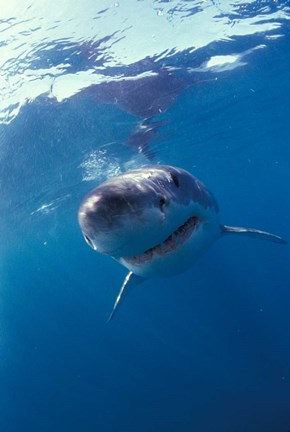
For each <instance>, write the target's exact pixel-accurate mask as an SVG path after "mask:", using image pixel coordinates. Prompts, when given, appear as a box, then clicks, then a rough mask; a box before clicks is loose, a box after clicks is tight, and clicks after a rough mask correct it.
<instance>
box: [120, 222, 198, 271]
mask: <svg viewBox="0 0 290 432" xmlns="http://www.w3.org/2000/svg"><path fill="white" fill-rule="evenodd" d="M199 224H200V218H199V217H197V216H191V217H190V218H189V219H187V221H186V222H185V223H184V224H183V225H181V226H180V227H179V228H177V229H176V230H175V231H174V232H173V233H172V234H171V235H170V236H169V237H167V239H166V240H164V241H163V242H162V243H161V244H159V245H157V246H154V247H152V248H150V249H147V250H146V251H145V252H144V253H143V254H142V255H136V256H127V257H123V260H124V261H126V262H127V263H128V264H134V265H138V264H143V263H145V262H146V261H150V260H152V258H153V257H154V256H156V255H161V256H162V255H168V254H170V253H172V252H174V251H175V250H176V249H178V248H179V247H180V246H182V245H183V244H184V243H185V242H186V241H187V239H189V237H190V236H191V235H192V233H193V232H194V231H196V230H197V228H198V226H199Z"/></svg>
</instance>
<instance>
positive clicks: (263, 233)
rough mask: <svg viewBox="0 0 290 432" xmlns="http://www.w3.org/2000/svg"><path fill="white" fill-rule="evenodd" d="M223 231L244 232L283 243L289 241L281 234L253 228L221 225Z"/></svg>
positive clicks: (228, 232)
mask: <svg viewBox="0 0 290 432" xmlns="http://www.w3.org/2000/svg"><path fill="white" fill-rule="evenodd" d="M221 231H222V234H243V235H246V236H249V237H254V238H260V239H264V240H268V241H271V242H274V243H282V244H287V243H288V242H287V241H286V240H284V239H283V238H282V237H280V236H277V235H275V234H271V233H268V232H266V231H261V230H257V229H253V228H244V227H232V226H227V225H221Z"/></svg>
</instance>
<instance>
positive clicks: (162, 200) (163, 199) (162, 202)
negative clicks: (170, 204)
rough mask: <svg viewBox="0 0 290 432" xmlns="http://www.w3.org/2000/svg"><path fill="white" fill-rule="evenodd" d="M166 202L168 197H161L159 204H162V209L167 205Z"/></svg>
mask: <svg viewBox="0 0 290 432" xmlns="http://www.w3.org/2000/svg"><path fill="white" fill-rule="evenodd" d="M165 204H166V199H165V198H163V197H161V198H160V199H159V206H160V208H161V209H162V208H163V207H164V206H165Z"/></svg>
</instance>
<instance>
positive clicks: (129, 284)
mask: <svg viewBox="0 0 290 432" xmlns="http://www.w3.org/2000/svg"><path fill="white" fill-rule="evenodd" d="M145 280H146V279H145V278H143V277H141V276H137V275H135V274H134V273H133V272H131V271H130V272H129V273H128V274H127V276H126V277H125V280H124V282H123V285H122V286H121V289H120V291H119V294H118V296H117V298H116V301H115V304H114V307H113V310H112V312H111V313H110V316H109V318H108V322H109V321H111V320H112V319H113V317H114V315H115V312H116V309H117V307H118V306H119V303H120V301H121V299H122V298H123V293H124V291H125V288H126V291H127V290H128V288H135V286H137V285H139V284H140V283H142V282H144V281H145Z"/></svg>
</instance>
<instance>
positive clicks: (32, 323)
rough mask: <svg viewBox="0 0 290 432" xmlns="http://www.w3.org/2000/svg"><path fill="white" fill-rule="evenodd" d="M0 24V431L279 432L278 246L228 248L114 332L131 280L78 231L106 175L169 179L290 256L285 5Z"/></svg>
mask: <svg viewBox="0 0 290 432" xmlns="http://www.w3.org/2000/svg"><path fill="white" fill-rule="evenodd" d="M2 3H4V2H2ZM7 3H8V2H7ZM0 16H1V20H0V34H1V38H0V62H1V68H0V88H1V96H2V97H1V101H0V119H1V124H0V188H1V199H0V227H1V242H0V275H1V285H0V353H1V355H0V430H1V431H3V432H16V431H17V432H18V431H25V432H26V431H29V432H36V431H37V432H38V431H41V432H46V431H47V432H48V431H49V432H51V431H54V432H68V431H69V432H72V431H84V432H93V431H94V432H95V431H100V432H109V431H112V430H114V431H120V432H131V431H132V432H133V431H134V432H135V431H138V432H143V431H146V432H155V431H156V432H157V431H158V432H163V431H164V432H165V431H166V432H175V431H184V432H209V431H215V432H278V431H288V430H289V429H290V336H289V328H290V314H289V308H290V271H289V269H290V266H289V260H290V250H289V246H282V245H276V244H272V243H267V242H263V241H258V240H254V239H249V238H247V239H246V238H245V239H244V238H238V237H237V238H235V237H234V236H232V237H228V238H224V239H221V240H219V241H218V242H216V244H215V245H214V246H213V247H212V248H211V249H210V250H209V251H208V252H207V253H206V254H204V256H202V257H201V259H200V260H199V262H198V263H197V264H196V265H195V266H194V267H192V269H191V270H190V271H188V272H187V273H184V274H183V275H180V276H176V277H172V278H170V279H160V280H157V279H156V280H149V281H147V282H146V283H144V284H143V285H141V286H140V287H136V289H135V290H134V291H132V292H131V293H130V295H128V297H127V299H126V301H125V302H124V303H123V304H122V307H120V310H119V313H118V315H117V316H116V317H115V319H114V320H113V321H112V322H111V323H107V318H108V315H109V313H110V311H111V308H112V305H113V303H114V301H115V298H116V295H117V293H118V291H119V289H120V286H121V284H122V281H123V279H124V277H125V275H126V271H125V269H124V268H122V267H121V266H120V265H119V264H118V263H116V262H114V261H113V260H111V259H110V258H109V257H105V256H102V255H98V254H96V253H95V252H93V251H92V250H91V249H90V248H89V247H88V246H87V245H86V243H85V242H84V240H83V238H82V234H81V232H80V229H79V227H78V222H77V211H78V207H79V205H80V202H81V200H82V198H83V196H84V195H85V194H86V193H87V192H88V191H89V190H91V189H92V188H93V187H94V186H95V185H97V184H99V183H100V182H101V181H103V180H105V179H106V178H108V177H110V176H112V175H116V174H119V173H121V172H123V171H125V170H127V169H130V168H136V167H140V166H144V165H146V164H148V163H150V164H152V163H153V164H160V163H164V164H172V165H176V166H180V167H182V168H185V169H187V170H188V171H190V172H191V173H192V174H194V175H195V176H197V177H198V178H200V179H201V180H202V181H203V182H204V183H205V184H206V185H207V186H208V187H209V188H210V189H211V190H212V191H213V193H214V194H215V197H216V198H217V200H218V202H219V206H220V211H221V220H222V222H223V223H225V224H228V225H241V226H250V227H255V228H260V229H264V230H267V231H270V232H273V233H276V234H280V235H282V236H283V237H284V238H286V239H288V241H289V240H290V228H289V213H290V201H289V197H290V186H289V185H290V170H289V166H290V147H289V136H290V121H289V119H290V108H289V95H290V80H289V70H290V48H289V46H290V29H289V20H290V8H289V2H288V1H262V0H260V1H254V0H252V1H250V0H249V1H244V2H240V1H237V0H236V1H234V0H232V1H226V0H220V1H213V0H212V1H196V0H195V1H185V0H184V1H177V0H171V1H170V0H168V1H165V0H163V1H162V0H159V1H157V0H155V1H154V0H150V1H138V0H126V1H124V0H122V1H121V0H120V1H117V2H113V1H112V2H111V1H107V0H102V1H97V2H96V1H91V0H86V1H84V2H81V1H79V0H77V1H75V2H73V4H72V2H69V1H68V0H61V1H60V2H58V3H57V4H51V3H50V2H47V1H44V0H43V1H42V0H34V1H31V2H24V1H22V0H17V1H16V0H11V1H9V4H6V2H5V4H2V5H1V13H0Z"/></svg>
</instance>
